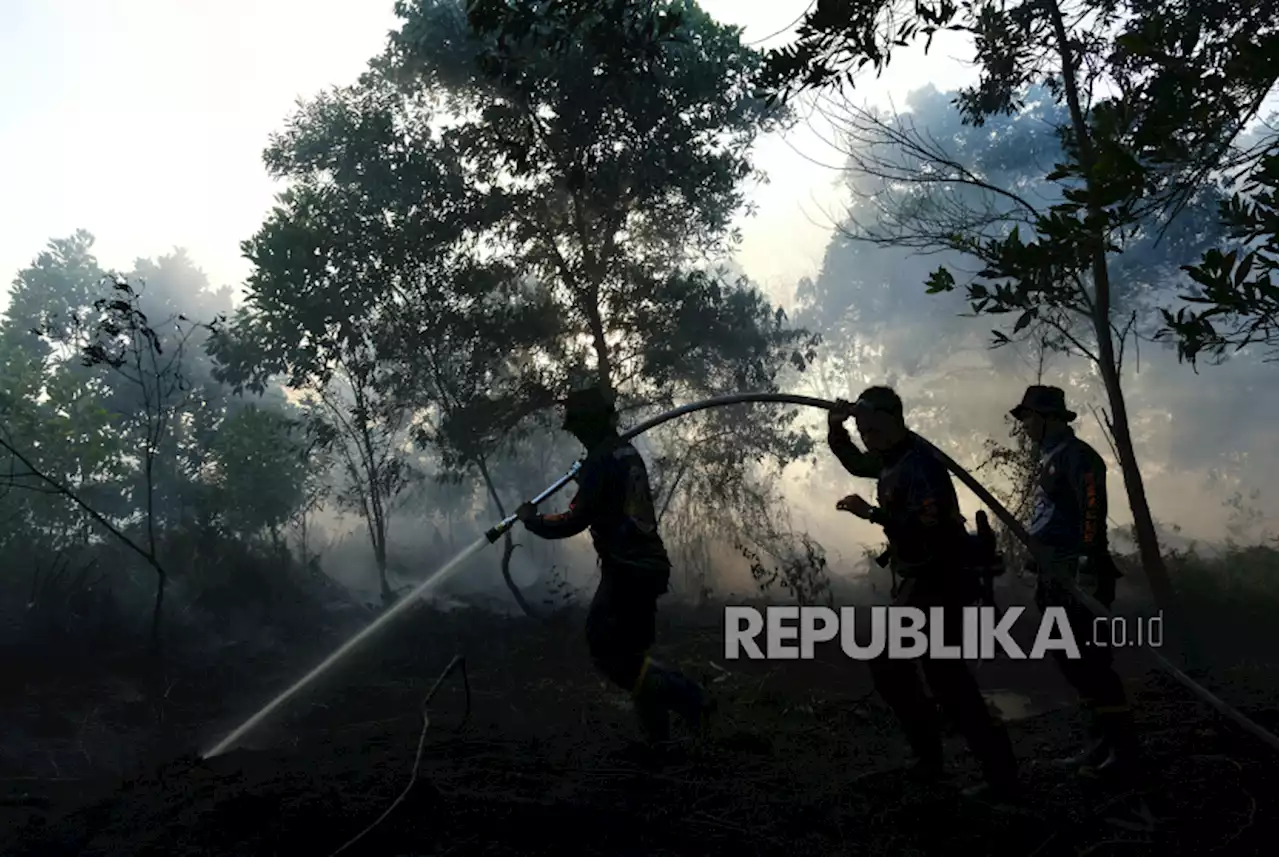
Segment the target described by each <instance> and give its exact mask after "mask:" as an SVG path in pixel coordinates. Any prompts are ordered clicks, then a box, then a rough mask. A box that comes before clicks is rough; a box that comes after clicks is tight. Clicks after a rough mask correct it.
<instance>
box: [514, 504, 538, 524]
mask: <svg viewBox="0 0 1280 857" xmlns="http://www.w3.org/2000/svg"><path fill="white" fill-rule="evenodd" d="M536 517H538V507H537V506H535V505H533V504H532V503H521V504H520V505H519V507H517V509H516V519H517V520H519V521H520V522H521V523H525V524H527V523H529V521H531V520H533V519H534V518H536Z"/></svg>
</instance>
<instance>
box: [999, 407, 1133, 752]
mask: <svg viewBox="0 0 1280 857" xmlns="http://www.w3.org/2000/svg"><path fill="white" fill-rule="evenodd" d="M1010 414H1011V415H1012V416H1013V418H1014V419H1016V420H1018V421H1019V422H1020V423H1021V424H1022V429H1023V431H1025V432H1026V433H1027V436H1028V437H1030V438H1031V440H1032V441H1034V442H1035V443H1037V444H1039V446H1040V449H1041V454H1040V464H1039V467H1038V470H1037V473H1036V477H1035V479H1036V481H1035V487H1034V493H1033V495H1032V498H1033V506H1032V512H1031V523H1030V525H1029V526H1028V527H1027V531H1028V532H1029V533H1030V534H1031V535H1032V536H1033V537H1035V539H1036V540H1037V541H1039V542H1040V543H1041V544H1042V545H1043V546H1044V547H1045V548H1046V551H1047V557H1046V560H1045V561H1046V562H1047V563H1048V565H1049V568H1038V567H1037V568H1034V569H1033V570H1034V571H1036V572H1037V573H1038V576H1039V583H1038V585H1037V587H1036V606H1037V607H1038V608H1039V609H1040V610H1041V611H1044V609H1045V608H1046V607H1061V608H1063V609H1064V610H1065V611H1066V614H1067V621H1068V622H1069V623H1070V625H1071V631H1072V634H1073V635H1074V636H1075V639H1076V642H1077V645H1078V646H1079V649H1080V657H1079V659H1071V658H1068V657H1066V655H1065V654H1064V653H1063V652H1061V651H1058V650H1055V651H1054V653H1053V654H1054V658H1055V660H1056V661H1057V662H1058V666H1059V668H1060V669H1061V670H1062V674H1063V676H1064V677H1065V678H1066V679H1067V681H1068V682H1070V683H1071V685H1072V687H1074V688H1075V690H1076V692H1077V693H1078V694H1079V696H1080V702H1081V704H1082V705H1083V707H1084V708H1085V709H1086V710H1087V711H1088V713H1089V715H1090V717H1089V720H1090V723H1089V727H1090V728H1089V733H1090V739H1091V744H1090V745H1089V746H1088V747H1087V748H1086V749H1085V750H1084V751H1083V752H1082V753H1080V754H1079V755H1076V756H1072V757H1070V758H1068V759H1061V760H1059V764H1062V765H1066V766H1069V767H1071V768H1074V769H1075V770H1076V771H1077V772H1079V773H1080V774H1082V775H1085V776H1100V775H1110V774H1115V773H1121V772H1123V771H1128V770H1130V769H1131V768H1132V767H1133V763H1135V762H1136V761H1137V757H1138V750H1139V742H1138V738H1137V732H1136V729H1135V727H1134V723H1133V712H1132V711H1131V710H1130V708H1129V702H1128V699H1127V697H1126V695H1125V689H1124V683H1123V682H1122V681H1121V680H1120V676H1119V675H1118V674H1117V673H1116V671H1115V669H1114V667H1113V666H1112V658H1111V650H1110V648H1108V647H1107V646H1105V645H1094V644H1093V642H1094V641H1093V637H1094V633H1093V627H1094V618H1095V617H1094V614H1093V612H1092V611H1091V610H1090V609H1089V608H1088V607H1086V606H1085V605H1084V604H1082V603H1081V602H1080V600H1079V599H1078V598H1076V597H1075V596H1074V595H1073V594H1072V593H1071V591H1070V590H1069V589H1068V588H1067V587H1066V586H1064V585H1063V583H1062V582H1063V581H1064V580H1065V581H1071V582H1074V583H1075V584H1076V586H1078V587H1079V588H1080V589H1081V590H1082V591H1084V592H1085V593H1087V594H1089V595H1091V596H1093V597H1094V598H1096V599H1097V600H1098V601H1099V603H1101V604H1102V605H1103V606H1104V607H1107V608H1110V607H1111V603H1112V602H1113V601H1114V600H1115V594H1116V579H1117V578H1118V577H1119V576H1120V572H1119V570H1118V569H1117V568H1116V566H1115V563H1114V562H1113V561H1112V559H1111V553H1110V551H1109V550H1108V548H1107V468H1106V464H1105V463H1104V462H1103V460H1102V457H1101V456H1100V455H1098V453H1097V452H1096V451H1095V450H1094V448H1093V447H1091V446H1090V445H1089V444H1087V443H1085V442H1084V441H1083V440H1081V439H1080V438H1078V437H1077V436H1076V433H1075V432H1074V431H1072V429H1071V425H1070V424H1071V422H1072V421H1073V420H1075V418H1076V414H1075V412H1074V411H1071V410H1068V408H1067V405H1066V394H1065V393H1063V391H1062V390H1061V389H1060V388H1058V387H1048V386H1041V385H1033V386H1030V387H1028V388H1027V389H1026V392H1025V393H1024V394H1023V396H1022V402H1021V403H1020V404H1019V405H1018V406H1017V407H1015V408H1014V409H1013V410H1011V411H1010ZM1033 565H1034V563H1033Z"/></svg>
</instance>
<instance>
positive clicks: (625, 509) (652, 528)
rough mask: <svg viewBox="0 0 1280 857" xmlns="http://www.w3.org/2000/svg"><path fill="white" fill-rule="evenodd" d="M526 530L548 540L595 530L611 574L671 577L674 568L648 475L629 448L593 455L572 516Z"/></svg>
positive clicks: (543, 519) (547, 519) (539, 520)
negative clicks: (650, 573) (664, 574)
mask: <svg viewBox="0 0 1280 857" xmlns="http://www.w3.org/2000/svg"><path fill="white" fill-rule="evenodd" d="M526 527H527V528H528V530H529V532H531V533H533V534H534V535H536V536H540V537H542V538H544V539H567V538H570V537H572V536H576V535H578V534H579V533H581V532H582V531H584V530H588V529H589V530H590V531H591V541H592V543H593V544H594V545H595V549H596V554H597V556H599V558H600V565H601V568H602V570H603V571H604V572H605V573H610V572H612V571H614V570H624V569H628V568H630V569H644V570H651V571H655V572H665V571H667V570H669V569H670V567H671V563H670V560H669V559H668V557H667V550H666V546H665V545H664V544H663V542H662V536H660V535H659V534H658V521H657V514H656V513H655V511H654V505H653V494H652V491H651V489H650V487H649V473H648V470H647V468H646V467H645V463H644V459H643V458H642V457H641V456H640V453H639V452H637V451H636V448H635V447H634V446H632V445H631V444H629V443H623V444H618V445H615V446H612V447H608V446H606V448H605V449H604V450H603V451H601V452H596V453H593V454H590V455H588V456H587V459H586V460H585V461H584V462H583V465H582V469H581V470H580V471H579V472H578V492H577V494H575V495H574V498H573V500H572V501H571V502H570V503H569V509H568V511H566V512H563V513H561V514H557V515H541V516H539V517H536V518H534V519H532V520H530V521H529V522H528V523H527V524H526Z"/></svg>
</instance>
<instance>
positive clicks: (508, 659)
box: [0, 605, 1277, 857]
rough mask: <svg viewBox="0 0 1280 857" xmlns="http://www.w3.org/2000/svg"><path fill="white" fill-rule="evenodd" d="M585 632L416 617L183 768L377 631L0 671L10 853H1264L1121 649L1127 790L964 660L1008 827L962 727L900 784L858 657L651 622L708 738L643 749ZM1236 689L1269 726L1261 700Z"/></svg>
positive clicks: (1142, 664)
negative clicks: (1071, 757) (935, 765)
mask: <svg viewBox="0 0 1280 857" xmlns="http://www.w3.org/2000/svg"><path fill="white" fill-rule="evenodd" d="M582 619H583V616H582V613H581V611H580V610H578V609H570V610H567V611H563V612H561V613H559V614H558V615H557V616H556V617H554V618H553V619H549V620H546V619H544V620H532V619H511V618H503V617H499V616H496V615H494V614H492V613H489V612H485V611H480V610H468V609H463V610H451V611H447V612H441V611H438V610H434V609H432V608H431V607H429V606H423V607H421V608H416V609H415V610H413V611H412V612H411V613H410V615H408V616H406V617H404V618H403V619H402V620H400V621H399V622H398V623H396V624H395V625H393V626H392V627H390V628H387V629H386V630H385V631H383V632H382V633H381V634H380V635H379V636H378V637H377V638H376V639H375V640H373V641H371V642H370V644H369V645H367V646H366V647H363V648H362V649H361V650H360V651H358V652H357V653H356V654H354V655H353V657H352V658H351V659H350V660H349V661H348V662H346V663H344V664H342V665H341V666H340V667H339V668H338V669H336V670H335V671H334V672H333V673H332V674H331V675H330V676H329V677H327V678H326V679H324V680H322V682H321V683H320V684H318V685H317V686H315V687H314V688H313V689H311V690H308V691H307V692H305V693H304V694H303V695H301V696H299V697H298V698H296V699H295V700H294V701H293V702H292V703H291V704H290V706H289V707H288V708H287V709H285V710H284V711H283V712H281V713H280V714H279V715H278V716H276V717H274V718H273V719H272V720H271V721H269V722H268V723H267V724H266V725H265V726H264V727H263V728H261V729H260V730H258V731H256V732H254V733H253V734H251V735H250V736H249V737H248V738H247V739H246V742H245V746H243V747H242V748H240V749H237V750H234V751H232V752H229V753H227V754H225V755H221V756H218V757H215V758H213V759H210V760H207V761H200V760H199V759H198V755H197V754H198V753H199V752H200V751H203V750H206V749H208V747H209V746H211V745H212V744H213V743H214V742H215V741H217V740H218V739H220V738H221V737H223V736H224V735H225V734H226V733H227V732H229V731H230V729H232V728H234V726H236V725H237V723H238V722H239V721H241V720H243V719H244V718H246V717H247V716H248V715H249V714H251V713H252V712H253V709H254V706H255V705H258V704H261V703H262V702H265V701H266V700H268V699H269V698H271V697H272V696H274V695H275V694H276V693H278V692H279V691H280V690H282V689H283V688H284V687H286V686H288V685H289V684H290V683H291V682H293V681H294V680H296V679H297V678H298V677H299V676H300V675H301V674H302V673H303V672H305V671H306V669H307V668H309V667H310V666H312V665H314V663H315V662H316V661H317V660H319V659H320V658H321V657H323V655H324V654H325V648H326V647H328V648H332V647H333V646H336V645H337V644H339V643H340V642H341V641H342V639H343V637H344V635H345V634H348V633H350V631H351V630H352V629H353V628H355V627H357V626H358V624H359V622H362V621H367V617H359V616H350V617H347V619H346V620H344V621H341V622H339V621H336V620H335V621H333V622H332V623H331V625H330V627H327V628H324V629H323V630H322V629H320V628H319V627H317V630H316V633H315V635H314V638H313V639H312V640H310V641H309V643H308V644H304V641H303V640H301V639H298V640H294V641H285V643H284V644H282V645H281V646H279V647H277V648H276V649H274V650H273V651H272V652H268V653H263V652H249V651H247V650H246V651H236V650H234V649H230V650H224V651H222V652H219V653H216V654H214V653H204V654H202V655H195V654H191V653H184V652H182V651H181V650H180V649H179V648H178V647H177V646H172V647H170V650H169V651H168V652H167V654H166V656H165V658H164V662H163V664H158V663H157V662H156V661H155V660H153V659H148V658H145V657H142V656H136V657H132V658H130V657H117V658H115V659H113V660H110V661H107V660H104V661H102V662H92V661H90V660H85V659H83V658H82V659H79V660H78V661H77V662H75V663H63V664H60V665H55V664H54V663H53V662H48V663H40V662H37V661H36V660H34V659H29V660H28V661H27V662H26V663H25V665H24V664H19V665H18V669H17V670H8V669H7V672H9V673H10V679H9V681H8V682H7V687H6V693H5V698H4V700H3V705H4V715H3V716H4V739H3V744H2V745H0V750H2V752H3V755H2V757H0V763H2V764H3V768H0V787H2V788H3V792H0V801H2V802H3V806H0V813H2V814H0V830H6V831H8V836H7V838H6V839H5V841H4V848H3V851H2V853H4V854H6V855H33V857H34V855H40V857H55V855H139V857H142V855H166V857H171V855H187V854H191V855H194V854H201V855H210V854H226V855H262V857H267V855H299V854H318V855H328V854H332V853H334V852H335V851H337V849H339V847H340V846H342V845H343V844H344V843H346V842H348V840H350V839H351V838H352V837H355V836H356V835H357V834H360V833H361V832H362V831H366V830H367V832H366V833H364V835H363V836H362V837H361V838H360V839H359V840H358V841H356V842H355V843H354V844H352V845H350V846H349V847H347V848H346V849H345V850H344V851H342V853H344V854H349V855H357V854H368V855H374V854H376V855H410V854H412V855H429V854H430V855H444V854H512V855H515V854H520V855H534V854H548V855H550V854H555V855H564V854H599V855H666V854H704V855H705V854H734V855H746V854H800V853H809V854H823V855H836V854H893V855H911V854H1020V855H1059V854H1062V855H1067V854H1070V855H1078V854H1112V853H1116V854H1119V853H1125V854H1136V853H1151V854H1157V853H1158V854H1197V855H1199V854H1209V853H1216V854H1253V853H1266V854H1271V853H1274V831H1275V829H1276V825H1277V815H1276V759H1275V755H1274V752H1273V751H1271V750H1270V749H1268V748H1266V747H1265V746H1264V745H1262V744H1261V743H1260V742H1258V741H1257V739H1255V738H1253V737H1250V736H1247V735H1244V734H1242V733H1241V732H1240V731H1239V730H1238V729H1236V728H1235V727H1233V726H1230V725H1229V724H1226V723H1224V722H1223V721H1221V720H1220V719H1219V718H1217V717H1216V716H1215V715H1213V714H1212V712H1210V711H1209V710H1208V709H1206V708H1205V707H1204V706H1203V705H1202V704H1200V703H1198V702H1197V701H1195V700H1194V699H1193V698H1192V697H1191V695H1190V694H1188V693H1187V692H1186V691H1184V690H1183V689H1181V688H1180V687H1178V686H1177V685H1176V684H1174V683H1173V682H1172V681H1171V680H1169V679H1167V678H1165V677H1164V676H1162V675H1161V674H1159V673H1156V672H1154V671H1153V670H1152V668H1151V667H1150V666H1149V665H1148V664H1149V662H1148V661H1146V660H1145V659H1143V658H1142V657H1141V656H1139V655H1137V654H1133V653H1126V654H1124V655H1122V656H1121V659H1120V662H1121V665H1122V667H1123V672H1124V674H1125V676H1126V679H1127V682H1128V685H1129V689H1130V693H1131V694H1132V697H1133V700H1134V703H1135V706H1136V708H1137V710H1138V714H1139V718H1140V724H1141V726H1142V728H1143V732H1144V739H1145V743H1146V746H1147V749H1148V751H1149V753H1150V756H1151V770H1150V772H1149V773H1148V774H1147V775H1145V776H1144V777H1143V778H1142V780H1141V781H1140V782H1137V783H1133V784H1130V785H1128V786H1123V787H1122V786H1106V785H1099V784H1094V783H1089V782H1087V781H1079V780H1077V779H1076V778H1074V777H1072V776H1069V775H1067V774H1064V773H1062V772H1060V771H1058V770H1056V769H1054V768H1051V767H1049V766H1046V765H1041V764H1036V763H1035V762H1036V760H1042V759H1048V758H1051V757H1053V756H1056V755H1060V754H1065V753H1067V752H1069V751H1072V750H1073V749H1075V747H1076V742H1078V741H1079V740H1080V739H1081V735H1080V730H1081V728H1082V723H1081V721H1080V719H1079V717H1077V715H1076V713H1075V710H1074V708H1073V706H1072V697H1071V694H1070V691H1069V690H1067V688H1066V687H1065V685H1063V684H1062V682H1061V680H1060V679H1059V678H1058V676H1057V675H1056V673H1055V672H1054V671H1053V669H1051V668H1050V667H1049V665H1048V664H1045V663H1033V662H1015V661H1009V660H997V661H992V662H987V663H984V664H983V665H982V666H981V667H980V669H979V678H980V681H981V683H982V685H983V687H984V690H985V691H986V692H987V693H988V694H989V700H990V702H991V704H992V705H993V706H994V707H995V708H996V709H997V710H999V711H1001V712H1002V714H1003V716H1004V717H1005V719H1006V720H1007V721H1008V722H1009V724H1010V728H1011V730H1012V735H1013V738H1014V741H1015V745H1016V748H1017V750H1018V753H1019V755H1020V757H1021V759H1022V761H1023V762H1024V770H1023V781H1024V783H1025V790H1026V798H1027V800H1026V803H1025V806H1023V807H1021V808H1019V809H1017V810H1016V811H1010V810H997V809H993V808H988V807H984V806H982V805H980V804H974V803H972V802H970V801H966V800H965V799H963V798H961V797H960V796H958V794H957V791H958V788H959V787H961V786H963V785H965V784H967V783H968V782H971V781H974V778H975V777H976V770H975V768H974V765H973V764H972V760H971V759H970V757H969V754H968V752H967V749H966V748H965V747H964V743H963V741H962V739H960V738H959V737H958V736H956V735H954V734H953V735H951V737H950V738H949V739H948V750H949V755H950V757H951V762H952V769H953V771H954V782H953V783H951V784H949V785H946V786H931V787H924V786H920V785H918V784H915V783H912V782H910V781H909V780H908V779H907V778H906V776H905V775H904V773H903V772H902V770H901V766H902V765H903V764H904V763H905V762H906V761H907V750H906V747H905V744H904V741H903V740H902V738H901V736H900V734H899V732H898V730H897V728H896V725H895V724H894V722H893V721H892V718H891V715H890V714H889V712H888V710H887V709H886V708H885V707H884V706H883V705H882V704H881V703H880V702H879V700H878V699H877V698H876V697H875V696H874V695H873V694H872V693H871V685H870V678H869V675H868V673H867V670H866V667H865V666H864V665H862V664H859V663H856V662H851V661H849V660H847V659H846V658H844V656H843V655H842V654H841V653H840V652H839V650H838V648H828V649H827V650H825V651H820V653H819V657H817V658H816V659H814V660H813V661H803V662H790V663H778V662H769V663H765V662H754V663H753V662H749V661H725V660H724V659H723V636H722V629H721V622H722V619H721V613H720V610H719V608H716V607H707V608H704V609H700V610H695V609H692V608H682V607H677V606H674V605H666V606H664V608H663V610H662V613H661V617H660V628H659V640H660V642H659V648H658V654H660V655H662V656H664V657H666V658H668V659H670V660H671V661H674V662H676V663H679V664H680V665H681V666H683V667H684V668H685V669H687V670H688V671H689V672H690V673H692V674H693V675H696V676H700V677H701V678H702V679H703V680H705V681H707V682H709V683H710V684H711V687H712V688H713V690H714V691H715V692H716V694H717V696H718V698H719V701H720V715H719V719H718V721H717V723H716V725H715V727H714V730H713V734H712V736H711V737H710V739H709V740H708V741H706V742H705V743H703V744H701V745H692V744H687V745H685V746H683V747H682V748H681V749H679V750H677V751H674V752H672V753H671V754H669V755H668V756H667V757H666V758H664V759H661V760H658V761H653V760H648V759H646V758H644V757H643V756H641V755H639V754H638V753H637V752H636V750H635V747H634V745H633V744H632V743H631V742H632V740H633V738H634V736H635V732H634V730H633V727H632V721H631V718H630V713H629V711H628V709H627V708H626V704H625V703H626V700H625V699H623V698H622V697H621V696H620V695H619V694H618V693H617V692H616V691H614V690H612V689H611V688H610V687H608V686H607V685H606V684H605V683H604V682H603V681H602V680H601V679H600V678H598V677H597V675H596V674H595V673H594V671H593V670H592V668H591V665H590V662H589V661H588V658H587V654H586V651H585V645H584V644H583V641H582V631H581V625H582ZM308 645H309V648H308ZM459 655H460V656H462V657H463V658H464V659H465V680H464V672H463V671H462V670H458V671H455V672H454V673H453V674H451V675H449V676H448V677H447V678H446V679H445V680H444V681H443V683H442V684H441V685H440V689H439V691H438V693H437V694H436V696H435V697H434V699H433V700H432V701H431V704H430V705H429V706H428V709H427V710H428V714H429V717H430V724H429V726H428V728H427V729H426V732H425V742H424V743H423V745H422V751H421V756H420V758H419V757H418V756H417V750H418V746H419V739H420V737H421V736H422V735H423V719H422V716H421V712H422V702H423V699H424V697H425V696H426V695H427V693H428V691H429V690H430V688H431V687H432V685H433V684H434V683H435V682H436V680H437V679H438V678H439V676H440V674H441V672H442V671H443V670H444V669H445V667H446V666H447V665H448V664H449V662H450V661H451V660H452V659H453V658H454V657H455V656H459ZM1235 689H1236V690H1237V691H1238V692H1237V694H1236V696H1235V697H1234V698H1233V701H1234V702H1236V703H1238V704H1240V705H1241V706H1242V708H1243V709H1244V710H1245V711H1246V712H1247V713H1249V714H1250V716H1254V717H1256V718H1257V719H1259V720H1260V721H1262V722H1264V723H1265V725H1266V726H1267V728H1269V729H1275V709H1274V698H1273V697H1272V698H1270V699H1269V700H1268V696H1267V692H1265V691H1262V692H1259V691H1257V690H1256V689H1254V690H1252V691H1250V690H1248V689H1241V688H1238V687H1237V688H1235ZM468 706H469V713H468ZM415 758H419V765H418V772H417V777H416V780H415V781H414V783H413V786H412V788H409V789H408V790H407V791H406V787H407V786H409V784H410V778H411V776H412V773H413V769H414V764H415ZM401 796H403V800H402V801H401V802H400V803H399V804H398V805H397V806H395V808H394V810H393V811H391V812H390V813H389V814H388V815H387V816H386V817H385V818H384V819H383V820H382V821H381V822H380V823H377V824H376V825H374V824H373V823H374V822H375V821H376V820H377V819H378V818H379V817H380V816H382V815H383V814H384V813H385V812H386V811H387V809H388V808H389V807H391V806H392V804H393V802H395V801H396V800H397V798H400V797H401ZM371 825H372V827H371Z"/></svg>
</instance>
